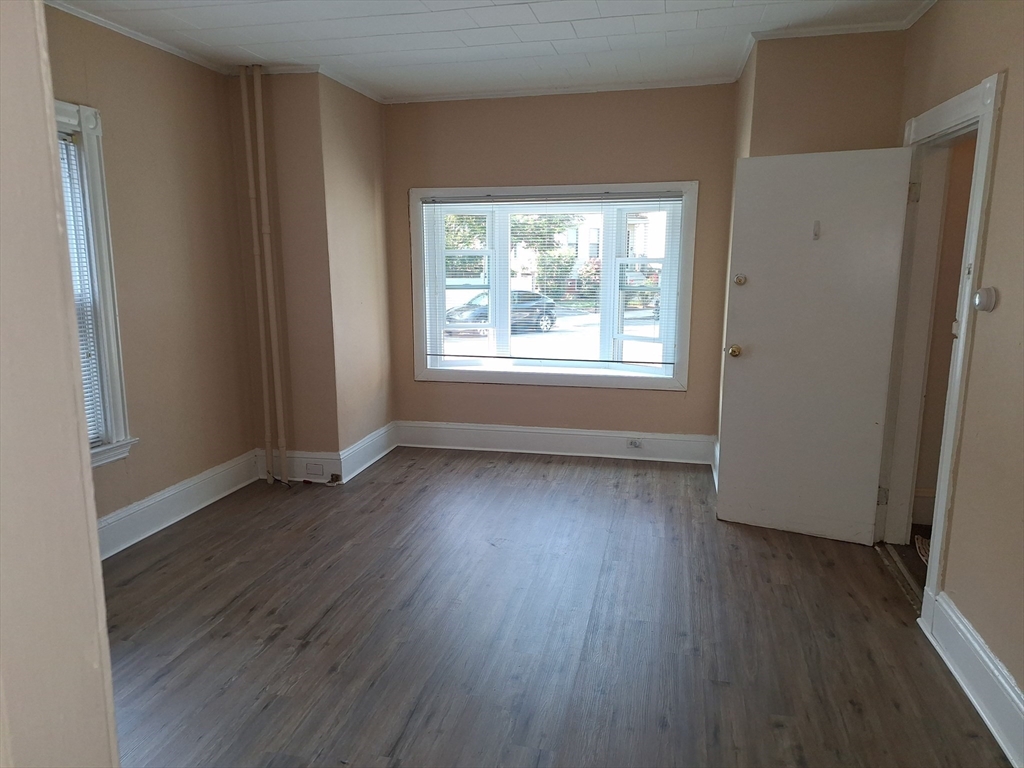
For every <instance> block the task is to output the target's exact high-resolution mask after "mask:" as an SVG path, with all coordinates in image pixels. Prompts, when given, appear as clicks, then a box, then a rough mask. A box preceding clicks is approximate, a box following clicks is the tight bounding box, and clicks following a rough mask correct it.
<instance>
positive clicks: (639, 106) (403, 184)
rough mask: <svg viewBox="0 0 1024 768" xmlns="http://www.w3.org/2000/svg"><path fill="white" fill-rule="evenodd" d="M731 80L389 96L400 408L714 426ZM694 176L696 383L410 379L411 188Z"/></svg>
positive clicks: (456, 415) (412, 413) (653, 426)
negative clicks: (576, 90)
mask: <svg viewBox="0 0 1024 768" xmlns="http://www.w3.org/2000/svg"><path fill="white" fill-rule="evenodd" d="M735 91H736V86H735V85H716V86H702V87H696V88H672V89H661V90H646V91H620V92H613V93H594V94H579V95H560V96H539V97H528V98H510V99H488V100H475V101H451V102H434V103H426V104H402V105H391V106H388V107H385V128H386V136H387V141H386V147H387V177H386V187H385V188H386V193H387V201H388V202H387V217H388V224H387V235H388V251H389V259H390V270H389V283H390V292H389V294H390V297H391V349H392V360H391V365H392V371H393V374H392V381H393V386H394V400H395V418H398V419H411V420H423V421H450V422H476V423H483V424H519V425H528V426H542V427H568V428H579V429H608V430H637V431H641V432H670V433H686V434H706V435H710V434H715V433H716V431H717V403H718V381H719V364H720V358H721V339H722V317H723V303H724V295H725V288H724V286H725V265H726V256H727V250H728V238H729V216H730V208H731V195H732V174H733V151H734V145H735V137H734V130H733V126H734V124H735V110H736V93H735ZM645 181H698V182H699V183H700V190H699V195H698V206H697V232H696V240H697V242H696V254H695V264H694V273H693V286H694V287H693V306H692V314H691V337H690V366H689V389H688V391H686V392H645V391H642V390H613V389H590V388H569V387H543V386H516V385H499V384H462V383H450V382H417V381H414V368H413V362H414V361H413V316H412V263H411V255H410V233H409V202H408V201H409V189H410V188H413V187H449V186H469V187H473V186H501V185H506V186H517V185H519V186H522V185H547V184H594V183H620V182H645Z"/></svg>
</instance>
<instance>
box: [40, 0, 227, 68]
mask: <svg viewBox="0 0 1024 768" xmlns="http://www.w3.org/2000/svg"><path fill="white" fill-rule="evenodd" d="M43 3H44V4H46V5H49V6H52V7H53V8H56V9H57V10H58V11H64V13H70V14H71V15H72V16H77V17H78V18H80V19H84V20H85V21H91V22H92V23H93V24H98V25H99V26H101V27H106V28H107V29H109V30H111V31H113V32H117V33H118V34H121V35H124V36H125V37H130V38H131V39H132V40H138V41H139V42H140V43H145V44H146V45H149V46H152V47H153V48H159V49H160V50H161V51H163V52H164V53H170V54H172V55H174V56H177V57H178V58H181V59H185V60H186V61H191V62H192V63H193V64H198V65H199V66H201V67H205V68H206V69H212V70H213V71H214V72H219V73H220V74H222V75H230V74H232V71H233V67H230V66H226V65H223V64H216V63H214V62H212V61H210V60H209V59H206V58H204V57H202V56H197V55H196V54H194V53H189V52H188V51H183V50H182V49H181V48H178V47H177V46H174V45H171V44H170V43H165V42H162V41H160V40H157V39H156V38H153V37H150V36H149V35H144V34H142V33H141V32H136V31H135V30H133V29H128V27H123V26H121V25H120V24H115V23H114V22H112V21H109V20H107V19H104V18H103V17H102V16H97V15H96V14H94V13H89V12H88V11H83V10H82V9H81V8H78V7H76V6H74V5H71V4H70V3H67V2H65V1H64V0H43Z"/></svg>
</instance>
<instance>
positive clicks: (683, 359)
mask: <svg viewBox="0 0 1024 768" xmlns="http://www.w3.org/2000/svg"><path fill="white" fill-rule="evenodd" d="M697 187H698V184H697V182H696V181H681V182H654V183H640V184H574V185H562V186H542V187H445V188H416V189H410V190H409V228H410V234H411V239H412V274H413V331H414V333H413V336H414V355H415V379H416V381H450V382H468V383H482V384H533V385H541V386H562V387H599V388H604V389H655V390H685V389H686V386H687V368H688V363H689V353H690V307H691V304H692V298H693V252H694V242H695V235H696V225H697ZM665 193H672V194H679V195H681V196H682V200H683V206H682V216H681V224H680V226H681V231H680V238H679V247H680V254H679V274H678V286H679V293H678V297H679V301H678V304H677V306H676V308H675V309H676V359H675V361H674V365H673V374H672V375H670V376H669V375H657V374H650V373H646V372H641V371H640V370H639V369H638V370H637V371H636V372H632V373H630V372H628V371H625V370H624V371H623V372H617V373H608V372H607V369H602V368H594V369H593V370H592V372H591V371H588V369H587V368H586V367H584V366H579V365H566V366H564V367H563V366H559V365H558V363H557V361H545V362H543V363H538V364H535V365H532V366H530V368H529V369H527V370H494V369H483V368H476V369H474V366H473V365H465V366H455V365H452V366H444V367H431V366H429V365H428V363H427V346H428V345H427V333H428V322H427V305H426V275H425V270H426V253H425V248H424V213H423V203H424V201H429V200H438V199H439V200H445V199H455V200H458V199H460V198H485V197H488V196H491V197H494V198H514V197H524V198H550V199H552V200H558V199H559V198H560V197H570V198H571V197H573V196H576V197H579V196H581V195H593V196H595V197H600V196H601V195H604V194H607V195H633V194H635V195H636V196H637V197H638V198H642V197H643V196H644V195H645V194H646V195H652V194H665ZM624 204H625V205H628V204H629V203H628V201H625V202H624ZM602 239H603V236H602ZM494 245H495V244H493V243H488V247H489V248H490V249H491V250H492V251H493V249H494ZM603 251H604V246H603V244H602V258H603V259H606V258H607V257H606V255H605V254H604V253H603ZM491 266H493V265H491ZM602 273H604V270H603V271H602ZM488 277H489V280H490V282H491V285H492V290H493V285H494V281H495V278H496V277H498V276H497V275H495V274H494V273H493V272H492V273H490V274H489V276H488ZM505 279H506V282H507V276H506V278H505ZM610 282H611V281H610V280H602V284H603V285H604V284H607V283H610ZM492 304H493V300H492ZM492 315H493V310H492ZM497 319H500V318H497ZM497 319H496V320H497ZM538 368H544V369H545V370H543V371H539V370H537V369H538Z"/></svg>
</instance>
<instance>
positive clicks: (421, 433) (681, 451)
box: [393, 421, 715, 464]
mask: <svg viewBox="0 0 1024 768" xmlns="http://www.w3.org/2000/svg"><path fill="white" fill-rule="evenodd" d="M393 427H394V443H395V445H404V446H409V447H415V448H450V449H456V450H469V451H500V452H503V453H540V454H552V455H556V456H591V457H598V458H610V459H641V460H645V461H669V462H678V463H683V464H711V463H712V461H713V460H714V443H715V437H714V436H713V435H674V434H665V433H660V432H658V433H650V432H605V431H599V430H593V429H553V428H549V427H517V426H509V425H505V424H457V423H450V422H437V421H396V422H394V423H393ZM631 439H639V440H641V441H642V443H643V447H642V448H639V449H636V448H630V447H629V441H630V440H631Z"/></svg>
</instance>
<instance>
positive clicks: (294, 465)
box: [256, 448, 341, 483]
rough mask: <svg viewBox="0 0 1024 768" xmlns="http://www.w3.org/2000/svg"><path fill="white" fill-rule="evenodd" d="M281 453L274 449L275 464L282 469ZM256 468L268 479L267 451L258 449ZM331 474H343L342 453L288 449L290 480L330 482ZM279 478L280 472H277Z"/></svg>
mask: <svg viewBox="0 0 1024 768" xmlns="http://www.w3.org/2000/svg"><path fill="white" fill-rule="evenodd" d="M280 455H281V454H280V453H279V452H278V451H277V449H274V466H275V467H277V468H278V469H280V467H281V462H280V461H278V457H279V456H280ZM256 468H257V470H258V472H259V475H260V477H262V478H264V479H266V477H267V464H266V452H265V451H264V450H263V449H260V448H257V449H256ZM331 475H341V454H340V453H337V452H333V451H288V482H290V483H296V482H305V481H308V482H310V483H329V482H331ZM274 477H275V478H276V479H277V480H280V479H281V476H280V474H275V475H274Z"/></svg>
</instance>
